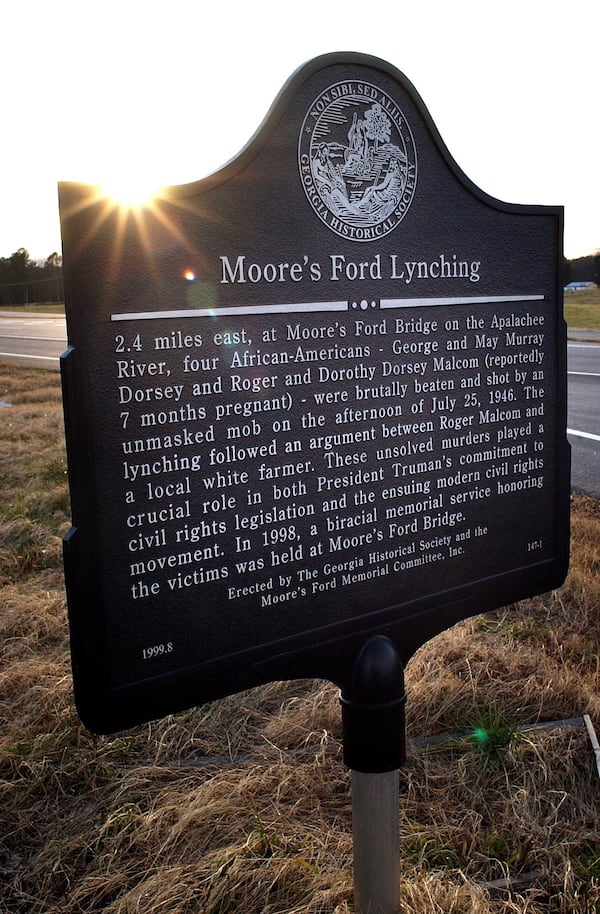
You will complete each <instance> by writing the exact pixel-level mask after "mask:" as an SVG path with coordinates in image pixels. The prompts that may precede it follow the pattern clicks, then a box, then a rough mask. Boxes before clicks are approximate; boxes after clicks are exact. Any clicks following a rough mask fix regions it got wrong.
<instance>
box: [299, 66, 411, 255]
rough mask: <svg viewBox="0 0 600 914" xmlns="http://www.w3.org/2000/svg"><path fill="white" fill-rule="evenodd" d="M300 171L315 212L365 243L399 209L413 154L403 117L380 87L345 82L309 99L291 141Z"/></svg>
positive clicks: (405, 203)
mask: <svg viewBox="0 0 600 914" xmlns="http://www.w3.org/2000/svg"><path fill="white" fill-rule="evenodd" d="M298 164H299V168H300V177H301V180H302V186H303V187H304V190H305V193H306V196H307V197H308V199H309V201H310V204H311V206H312V208H313V209H314V211H315V213H316V214H317V216H318V217H319V218H320V219H321V220H322V221H323V222H324V223H325V225H327V226H328V227H329V228H330V229H331V230H332V231H333V232H335V233H336V234H337V235H340V236H341V237H342V238H348V239H350V240H352V241H373V240H375V239H377V238H382V237H383V236H384V235H387V234H388V233H389V232H391V231H393V230H394V229H395V228H396V226H397V225H398V224H399V223H400V222H401V221H402V219H403V218H404V216H405V215H406V213H407V211H408V208H409V206H410V204H411V202H412V199H413V196H414V192H415V187H416V184H417V153H416V149H415V143H414V139H413V136H412V133H411V130H410V127H409V125H408V122H407V121H406V118H405V117H404V115H403V114H402V112H401V111H400V109H399V108H398V105H397V104H396V103H395V102H394V101H393V100H392V99H391V98H390V97H389V95H387V94H386V93H385V92H383V91H382V90H381V89H378V88H377V87H376V86H373V85H371V84H370V83H366V82H361V81H359V80H346V81H344V82H339V83H335V85H331V86H329V88H327V89H325V91H324V92H322V93H321V94H320V95H319V96H318V97H317V98H316V99H315V101H314V102H313V104H312V105H311V107H310V109H309V111H308V113H307V115H306V117H305V118H304V122H303V124H302V130H301V133H300V141H299V144H298Z"/></svg>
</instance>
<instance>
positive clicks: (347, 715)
mask: <svg viewBox="0 0 600 914" xmlns="http://www.w3.org/2000/svg"><path fill="white" fill-rule="evenodd" d="M341 702H342V722H343V731H344V761H345V762H346V764H347V765H348V767H349V768H350V769H351V770H352V832H353V839H354V895H355V903H356V911H357V914H397V912H398V910H399V906H400V833H399V822H398V768H400V766H401V765H403V764H404V762H405V760H406V737H405V715H404V706H405V702H406V696H405V693H404V670H403V667H402V663H401V661H400V658H399V656H398V654H397V652H396V649H395V647H394V645H393V644H392V642H391V641H390V640H389V639H388V638H387V637H385V636H384V635H377V636H375V637H373V638H371V639H370V640H369V641H367V643H366V644H365V646H364V647H363V648H362V650H361V652H360V654H359V655H358V657H357V660H356V663H355V666H354V676H353V681H352V686H351V689H350V690H349V692H348V694H346V695H344V694H343V693H342V698H341Z"/></svg>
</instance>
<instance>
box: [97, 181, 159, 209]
mask: <svg viewBox="0 0 600 914" xmlns="http://www.w3.org/2000/svg"><path fill="white" fill-rule="evenodd" d="M157 191H158V186H157V185H156V183H152V182H151V181H149V180H148V179H147V178H145V177H144V176H143V175H140V174H137V175H136V174H134V173H132V172H128V173H123V174H121V175H118V176H114V177H113V178H111V179H110V180H109V181H105V182H104V183H103V185H102V192H103V194H104V195H105V196H107V197H109V198H110V199H111V200H112V201H113V203H115V204H116V205H118V206H122V207H124V208H126V209H141V208H142V207H144V206H150V204H151V203H152V200H153V199H154V198H155V196H156V194H157Z"/></svg>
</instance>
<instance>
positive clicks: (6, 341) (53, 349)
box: [0, 311, 600, 499]
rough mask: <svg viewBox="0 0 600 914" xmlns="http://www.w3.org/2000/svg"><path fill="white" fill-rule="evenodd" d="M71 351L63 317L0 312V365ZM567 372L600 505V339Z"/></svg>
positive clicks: (572, 347)
mask: <svg viewBox="0 0 600 914" xmlns="http://www.w3.org/2000/svg"><path fill="white" fill-rule="evenodd" d="M66 346H67V334H66V328H65V319H64V317H63V316H62V315H59V314H57V315H51V314H43V315H36V314H25V313H22V312H20V313H19V312H7V311H4V312H2V311H0V359H2V360H5V361H10V362H14V363H16V364H19V365H23V366H27V367H37V368H47V369H53V370H58V368H59V357H60V355H61V353H62V352H63V351H64V350H65V349H66ZM567 371H568V417H567V437H568V439H569V442H570V444H571V484H572V488H573V489H574V490H575V491H578V492H582V493H584V494H586V495H591V496H593V497H594V498H598V499H600V333H590V332H587V331H569V343H568V347H567Z"/></svg>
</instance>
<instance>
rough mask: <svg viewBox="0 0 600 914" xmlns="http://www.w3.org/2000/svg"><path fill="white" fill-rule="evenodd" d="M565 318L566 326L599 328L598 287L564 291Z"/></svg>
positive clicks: (599, 302) (599, 294)
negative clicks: (579, 290) (578, 290)
mask: <svg viewBox="0 0 600 914" xmlns="http://www.w3.org/2000/svg"><path fill="white" fill-rule="evenodd" d="M565 320H566V322H567V326H568V327H572V328H575V327H577V328H579V329H582V330H600V289H585V290H583V291H581V292H565Z"/></svg>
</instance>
